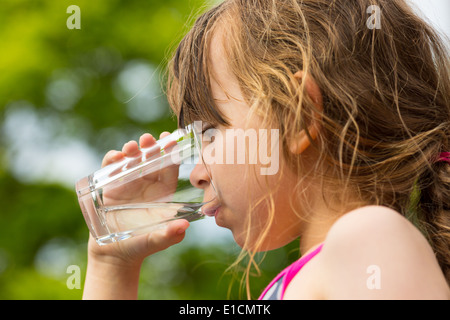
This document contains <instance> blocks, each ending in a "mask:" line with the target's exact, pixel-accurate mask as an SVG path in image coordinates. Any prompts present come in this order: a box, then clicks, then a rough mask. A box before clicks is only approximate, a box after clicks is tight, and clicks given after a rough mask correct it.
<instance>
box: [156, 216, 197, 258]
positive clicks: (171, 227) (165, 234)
mask: <svg viewBox="0 0 450 320" xmlns="http://www.w3.org/2000/svg"><path fill="white" fill-rule="evenodd" d="M188 227H189V222H188V221H187V220H184V219H179V220H174V221H171V222H170V223H168V224H167V227H166V228H165V229H163V230H158V231H155V232H152V233H149V234H148V238H147V241H148V242H147V246H148V252H149V253H150V254H152V253H155V252H158V251H161V250H164V249H167V248H168V247H170V246H172V245H174V244H177V243H179V242H181V241H182V240H183V239H184V237H185V235H186V229H187V228H188Z"/></svg>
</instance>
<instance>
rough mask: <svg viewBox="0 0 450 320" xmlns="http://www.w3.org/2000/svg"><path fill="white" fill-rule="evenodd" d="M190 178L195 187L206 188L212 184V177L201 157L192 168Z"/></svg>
mask: <svg viewBox="0 0 450 320" xmlns="http://www.w3.org/2000/svg"><path fill="white" fill-rule="evenodd" d="M189 180H190V181H191V184H192V185H193V186H194V187H196V188H199V189H203V190H206V188H207V187H208V186H209V185H210V184H211V178H210V176H209V174H208V170H207V168H206V166H205V165H204V164H203V162H202V160H201V159H199V161H198V162H197V164H196V165H195V167H194V169H193V170H192V172H191V175H190V177H189Z"/></svg>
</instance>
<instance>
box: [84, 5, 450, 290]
mask: <svg viewBox="0 0 450 320" xmlns="http://www.w3.org/2000/svg"><path fill="white" fill-rule="evenodd" d="M374 19H375V20H374ZM377 19H378V20H377ZM446 50H447V49H446V48H445V46H444V45H443V44H442V40H441V39H440V38H439V36H438V35H437V34H436V33H435V32H434V31H433V30H432V29H431V28H430V26H428V25H427V24H426V23H424V22H423V21H422V20H421V19H419V18H418V17H417V16H416V15H415V14H414V13H413V11H412V10H411V9H410V8H409V7H408V6H407V5H406V4H405V2H404V1H402V0H352V1H348V0H334V1H329V0H303V1H300V0H285V1H277V0H252V1H249V0H227V1H225V2H223V3H221V4H219V5H217V6H216V7H214V8H212V9H211V10H210V11H208V12H206V13H204V14H203V15H202V16H200V17H199V18H198V20H197V21H196V23H195V25H194V27H193V28H192V29H191V30H190V32H189V33H188V34H187V35H186V36H185V38H184V39H183V41H182V42H181V43H180V45H179V47H178V49H177V51H176V54H175V55H174V58H173V59H172V61H171V64H170V68H169V83H168V98H169V102H170V104H171V106H172V108H173V109H174V111H175V112H176V114H177V115H178V120H179V125H180V126H181V127H183V126H184V125H186V124H189V123H191V122H193V121H195V120H201V121H203V123H206V126H205V128H204V129H208V128H214V129H215V130H218V131H220V132H223V131H225V130H226V129H243V130H248V129H255V130H258V129H277V130H278V131H279V148H280V149H279V150H280V157H279V170H278V171H277V173H276V174H273V175H261V174H259V172H260V170H259V169H260V167H261V165H259V164H246V165H237V164H226V163H225V164H206V165H202V164H200V165H197V167H196V169H195V171H194V173H193V175H192V176H191V181H192V183H194V185H195V186H197V187H199V188H202V189H204V190H205V192H206V193H210V192H213V190H212V184H211V180H212V181H214V187H215V190H216V192H217V194H218V197H219V199H220V208H218V210H216V213H215V219H216V223H217V224H218V225H219V226H222V227H225V228H229V229H230V230H231V231H232V233H233V236H234V239H235V240H236V242H237V243H238V244H239V245H240V246H241V247H242V248H243V250H245V251H246V252H248V253H249V254H250V256H253V255H254V254H255V253H256V252H259V251H266V250H272V249H276V248H280V247H282V246H284V245H286V244H288V243H290V242H291V241H292V240H294V239H296V238H299V237H300V252H301V253H303V257H302V258H301V259H300V260H298V261H297V262H296V263H294V264H293V265H291V266H287V268H286V269H285V270H284V271H283V272H281V273H280V275H279V276H278V277H277V278H275V279H274V281H272V283H270V284H269V286H268V288H267V289H266V290H264V292H263V293H262V294H261V297H260V298H261V299H449V298H450V291H449V286H448V283H449V282H450V251H449V249H450V153H449V152H450V139H449V137H450V101H449V100H450V83H449V55H448V52H447V51H446ZM216 142H217V141H211V142H209V143H216ZM153 143H155V139H154V138H153V137H152V136H150V135H148V134H146V135H143V136H142V137H141V139H140V146H141V147H148V146H150V145H152V144H153ZM235 151H237V150H235ZM139 152H140V151H139V145H138V143H137V142H129V143H127V144H125V145H124V147H123V150H122V151H121V152H119V151H111V152H109V153H108V154H107V155H106V156H105V159H104V162H103V165H106V164H109V163H112V162H115V161H118V160H120V159H121V158H122V157H124V156H133V155H135V154H138V153H139ZM188 226H189V223H188V222H187V221H185V220H178V221H173V222H171V223H170V224H169V225H168V227H167V228H166V229H165V230H163V231H159V232H154V233H151V234H148V235H144V236H141V237H137V238H136V239H130V240H127V241H123V242H119V243H116V244H111V245H108V246H102V247H99V246H98V245H97V244H96V243H95V241H93V240H92V239H90V241H89V250H88V252H89V255H88V271H87V276H86V283H85V290H84V298H87V299H89V298H94V299H107V298H113V299H126V298H136V297H137V285H138V279H139V272H140V266H141V263H142V261H143V259H144V258H145V257H147V256H149V255H151V254H152V253H155V252H157V251H160V250H163V249H165V248H167V247H169V246H170V245H173V244H175V243H178V242H180V241H181V240H182V239H183V237H184V233H185V230H186V229H187V228H188Z"/></svg>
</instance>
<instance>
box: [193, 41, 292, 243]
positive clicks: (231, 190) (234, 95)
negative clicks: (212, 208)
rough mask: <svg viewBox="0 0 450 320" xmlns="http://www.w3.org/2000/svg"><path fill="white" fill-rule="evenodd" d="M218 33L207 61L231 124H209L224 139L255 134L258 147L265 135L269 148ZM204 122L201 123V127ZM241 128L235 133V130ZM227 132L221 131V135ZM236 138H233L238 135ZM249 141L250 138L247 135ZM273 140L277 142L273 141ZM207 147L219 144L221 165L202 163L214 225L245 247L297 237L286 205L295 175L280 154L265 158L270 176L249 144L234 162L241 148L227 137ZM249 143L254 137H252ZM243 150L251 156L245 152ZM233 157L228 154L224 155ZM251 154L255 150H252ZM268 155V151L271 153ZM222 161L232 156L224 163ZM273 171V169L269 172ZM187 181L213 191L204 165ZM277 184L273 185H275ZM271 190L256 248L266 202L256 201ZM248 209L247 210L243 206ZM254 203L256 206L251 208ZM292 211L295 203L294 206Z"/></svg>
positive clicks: (215, 94)
mask: <svg viewBox="0 0 450 320" xmlns="http://www.w3.org/2000/svg"><path fill="white" fill-rule="evenodd" d="M218 35H220V33H219V32H216V35H215V36H214V37H213V39H212V41H211V46H210V48H211V49H210V50H211V51H210V59H211V65H212V69H213V70H212V76H211V89H212V94H213V98H214V99H215V102H216V107H217V108H218V109H219V111H220V112H221V113H222V114H223V115H224V116H225V118H226V119H227V120H228V122H229V123H230V124H231V125H230V126H229V127H227V128H225V127H221V126H219V127H215V129H216V130H218V133H220V136H222V137H228V136H227V134H228V133H231V134H233V133H236V136H238V135H237V134H238V133H239V132H241V133H242V132H246V133H248V134H249V135H252V134H253V136H256V137H257V142H256V143H257V144H258V145H259V146H261V142H262V141H261V139H266V140H267V142H266V144H268V145H269V147H268V148H267V149H269V148H270V145H271V138H272V135H271V134H270V132H271V131H270V130H268V131H267V132H268V134H267V136H266V137H264V136H262V135H259V133H260V131H259V129H265V128H262V127H261V125H260V123H261V119H259V117H257V116H256V115H254V114H252V113H251V112H250V108H249V106H248V105H247V104H246V102H245V99H244V97H243V95H242V92H241V90H240V87H239V85H238V81H237V79H236V78H235V77H234V76H233V74H231V73H230V72H229V68H228V66H227V63H226V58H225V54H224V51H223V47H222V41H221V37H219V36H218ZM207 126H208V125H205V124H203V127H204V129H206V127H207ZM240 130H241V131H240ZM226 132H227V133H226ZM238 139H239V138H238ZM249 140H250V141H251V139H249ZM277 141H278V140H277ZM208 143H209V147H212V145H213V144H215V145H214V147H215V149H216V150H218V148H219V147H221V146H219V144H222V143H223V144H224V150H225V151H224V153H225V152H226V154H227V155H226V156H225V155H224V156H223V158H222V159H223V160H224V161H223V163H222V164H220V163H217V161H216V163H212V164H207V167H208V170H209V172H210V175H211V178H212V180H213V183H214V187H215V189H216V192H217V194H218V196H219V199H220V208H219V209H218V210H217V211H216V214H215V219H216V223H217V224H218V225H219V226H222V227H225V228H228V229H230V230H231V231H232V233H233V236H234V239H235V240H236V242H237V243H238V244H239V245H240V246H241V247H244V246H245V249H249V250H252V249H259V250H270V249H275V248H278V247H281V246H283V245H285V244H287V243H289V242H290V241H292V240H294V239H295V238H297V237H298V236H299V234H300V228H299V220H300V219H299V218H298V216H296V214H295V213H294V212H293V210H292V208H291V207H292V206H291V203H292V204H294V205H295V203H296V202H295V199H293V198H292V195H293V190H294V186H295V182H296V180H297V179H296V175H295V174H294V173H292V172H289V170H288V169H287V168H286V166H285V165H284V163H283V161H282V159H281V152H278V155H279V156H277V158H276V159H273V158H271V161H272V162H273V161H277V162H278V163H277V164H276V166H275V164H274V163H272V164H271V166H272V167H274V168H277V169H278V170H277V172H275V173H274V172H272V173H273V174H270V175H262V174H261V171H260V169H261V168H262V167H266V168H267V162H266V163H264V165H262V164H261V161H260V159H257V161H250V163H249V156H250V157H252V156H255V151H257V150H258V149H257V148H255V146H254V145H251V144H252V142H249V143H247V144H245V154H246V156H245V159H246V160H245V164H238V163H239V162H238V161H237V158H238V156H239V153H241V154H242V152H244V150H243V147H242V146H239V143H237V141H235V142H234V143H231V140H230V139H227V138H224V139H223V141H222V139H217V138H216V139H215V140H214V141H211V142H208ZM253 143H254V141H253ZM249 151H250V152H251V153H253V154H250V155H249ZM230 152H232V153H233V156H232V157H230V156H229V153H230ZM256 153H257V152H256ZM272 155H273V154H272ZM226 159H228V160H230V159H234V161H227V160H226ZM272 171H273V170H272ZM191 181H192V183H193V184H194V185H196V186H197V187H200V188H203V189H205V193H206V195H207V196H209V195H210V194H211V193H212V192H213V187H212V185H211V181H210V178H209V175H208V172H207V170H206V167H205V166H204V165H197V166H196V168H195V170H194V171H193V173H192V175H191ZM277 185H278V186H279V187H278V188H276V187H275V186H277ZM269 190H271V191H272V192H273V199H274V202H273V203H272V204H271V205H272V206H273V208H274V209H275V210H274V212H275V216H274V217H273V221H271V227H270V229H269V230H268V231H269V232H268V234H267V236H266V237H265V240H264V242H263V243H262V245H261V246H260V247H259V246H258V248H255V245H256V243H257V241H258V237H259V236H260V235H261V234H262V233H263V232H264V226H265V225H266V223H268V222H269V221H268V220H269V219H270V217H269V214H268V212H269V211H270V209H269V207H268V205H267V203H266V202H265V201H261V202H259V203H258V204H257V202H258V201H259V200H261V199H262V198H263V197H264V196H265V195H267V193H268V191H269ZM250 205H252V206H253V210H251V211H249V210H248V209H249V206H250ZM254 205H256V206H254ZM296 209H297V211H298V206H297V208H296ZM249 226H250V228H249Z"/></svg>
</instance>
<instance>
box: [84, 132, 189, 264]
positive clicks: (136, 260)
mask: <svg viewBox="0 0 450 320" xmlns="http://www.w3.org/2000/svg"><path fill="white" fill-rule="evenodd" d="M168 134H170V133H169V132H164V133H162V134H161V136H160V139H161V138H163V137H165V136H167V135H168ZM155 143H156V140H155V138H154V137H153V136H152V135H150V134H148V133H147V134H144V135H142V136H141V137H140V139H139V144H140V148H142V149H145V148H150V147H151V146H153V145H154V144H155ZM140 148H139V145H138V144H137V142H136V141H130V142H128V143H126V144H125V145H124V146H123V148H122V151H110V152H108V153H107V154H106V155H105V157H104V159H103V162H102V167H104V166H107V165H109V164H112V163H115V162H120V161H122V160H123V159H124V158H125V157H131V158H133V157H138V156H140V155H141V151H140ZM166 149H167V147H166ZM148 156H152V155H148ZM165 170H166V172H164V173H163V174H162V175H160V176H164V179H161V178H159V179H155V177H154V176H152V175H150V176H143V177H142V178H141V179H139V180H137V181H135V182H133V190H130V189H129V188H128V189H123V190H116V189H114V190H110V191H108V192H105V194H104V197H105V198H104V199H105V203H106V202H109V204H111V205H113V204H119V203H120V201H123V200H124V199H125V200H126V199H131V197H133V201H134V202H139V201H142V202H146V201H151V199H149V197H150V196H151V194H154V193H156V192H162V190H163V191H164V190H165V191H167V192H172V191H174V188H176V184H177V179H178V167H177V166H172V167H169V168H167V169H165ZM167 171H169V172H167ZM157 178H158V177H157ZM188 227H189V222H188V221H186V220H182V219H181V220H175V221H172V222H170V223H169V224H168V225H167V227H166V228H164V229H161V230H157V231H153V232H151V233H149V234H143V235H140V236H136V237H133V238H130V239H127V240H126V241H121V242H117V243H113V244H108V245H105V246H99V245H98V244H97V243H96V242H95V240H94V239H93V237H92V236H90V239H89V245H88V254H89V258H90V259H95V260H101V261H103V262H108V263H113V264H118V265H123V266H131V265H140V264H141V263H142V261H143V260H144V258H145V257H147V256H149V255H151V254H153V253H155V252H158V251H161V250H164V249H166V248H168V247H169V246H171V245H174V244H176V243H178V242H180V241H181V240H183V238H184V236H185V230H186V229H187V228H188Z"/></svg>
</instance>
